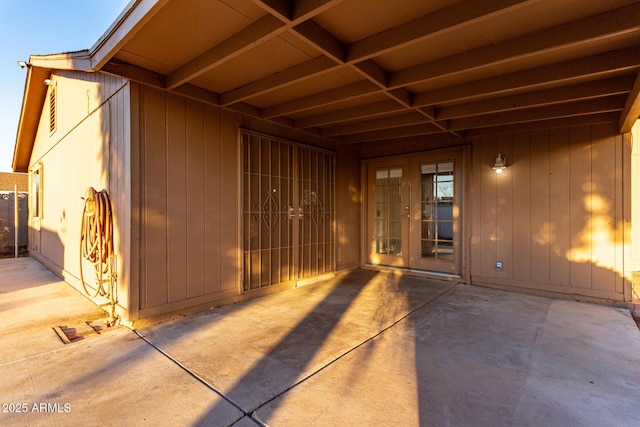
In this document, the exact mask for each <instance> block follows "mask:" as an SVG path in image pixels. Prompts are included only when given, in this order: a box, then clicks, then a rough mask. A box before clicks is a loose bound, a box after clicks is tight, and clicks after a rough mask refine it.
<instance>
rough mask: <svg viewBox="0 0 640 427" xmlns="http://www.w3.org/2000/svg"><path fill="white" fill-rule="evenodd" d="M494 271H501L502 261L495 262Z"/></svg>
mask: <svg viewBox="0 0 640 427" xmlns="http://www.w3.org/2000/svg"><path fill="white" fill-rule="evenodd" d="M496 271H502V261H496Z"/></svg>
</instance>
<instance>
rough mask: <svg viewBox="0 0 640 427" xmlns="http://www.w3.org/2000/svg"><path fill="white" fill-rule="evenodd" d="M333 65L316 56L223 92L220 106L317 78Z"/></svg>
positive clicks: (325, 58) (323, 57)
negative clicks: (310, 78) (312, 77)
mask: <svg viewBox="0 0 640 427" xmlns="http://www.w3.org/2000/svg"><path fill="white" fill-rule="evenodd" d="M335 65H336V64H335V62H334V61H332V60H331V59H329V58H327V57H326V56H318V57H316V58H314V59H312V60H310V61H307V62H303V63H301V64H298V65H294V66H293V67H290V68H287V69H286V70H283V71H280V72H278V73H275V74H272V75H270V76H267V77H265V78H263V79H260V80H256V81H254V82H251V83H249V84H246V85H244V86H242V87H239V88H238V89H235V90H231V91H229V92H225V93H223V94H222V95H221V96H220V102H221V103H222V105H230V104H235V103H237V102H240V101H243V100H245V99H248V98H251V97H254V96H257V95H261V94H263V93H265V92H269V91H273V90H276V89H281V88H283V87H285V86H288V85H291V84H293V83H295V82H299V81H302V80H305V79H307V78H309V77H310V76H314V75H315V76H317V75H319V74H320V73H323V72H326V71H328V70H331V69H332V68H334V67H335Z"/></svg>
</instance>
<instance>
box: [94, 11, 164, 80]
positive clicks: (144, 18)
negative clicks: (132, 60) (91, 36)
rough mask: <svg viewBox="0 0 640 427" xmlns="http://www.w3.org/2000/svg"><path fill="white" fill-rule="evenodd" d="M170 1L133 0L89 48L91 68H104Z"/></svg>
mask: <svg viewBox="0 0 640 427" xmlns="http://www.w3.org/2000/svg"><path fill="white" fill-rule="evenodd" d="M168 2H169V0H132V1H131V3H129V5H128V6H127V8H126V9H125V10H124V11H122V13H121V14H120V15H119V16H118V18H117V19H116V20H115V22H114V23H113V24H112V25H111V26H110V27H109V29H108V30H107V31H106V32H105V33H104V34H103V35H102V37H100V38H99V39H98V41H97V42H96V43H95V44H94V45H93V46H92V47H91V49H89V53H90V57H91V64H92V65H91V68H92V69H93V70H99V69H100V68H102V66H103V65H104V64H106V63H107V61H109V60H110V59H111V58H113V56H114V55H115V54H116V53H117V52H118V51H119V50H120V49H121V48H122V46H124V44H125V43H127V42H128V41H129V40H131V38H132V37H133V36H134V35H135V34H136V33H137V32H138V31H139V30H140V29H141V28H142V27H143V26H144V25H145V24H146V23H147V22H149V20H151V18H153V17H154V16H155V15H156V14H157V13H158V12H159V11H160V10H161V9H162V8H163V7H164V6H165V5H166V4H167V3H168Z"/></svg>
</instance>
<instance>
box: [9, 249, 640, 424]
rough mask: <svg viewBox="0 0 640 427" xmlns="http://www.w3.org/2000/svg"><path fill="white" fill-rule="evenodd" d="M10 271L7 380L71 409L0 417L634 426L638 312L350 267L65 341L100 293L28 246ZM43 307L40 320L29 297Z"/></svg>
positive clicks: (639, 371)
mask: <svg viewBox="0 0 640 427" xmlns="http://www.w3.org/2000/svg"><path fill="white" fill-rule="evenodd" d="M0 278H1V279H0V306H2V307H3V310H2V311H0V332H1V333H0V348H1V349H3V351H2V354H1V359H0V375H1V376H2V378H3V381H2V383H1V384H0V393H1V394H2V395H3V396H5V397H6V398H7V399H8V400H10V401H12V402H25V403H28V406H29V408H30V409H32V408H33V406H32V405H33V403H42V402H44V403H56V402H57V403H59V405H60V408H62V409H63V410H60V411H52V412H49V413H36V412H34V411H31V410H30V411H28V412H27V413H0V422H1V423H2V424H5V425H13V424H29V425H51V424H54V423H55V424H61V425H64V424H71V423H72V424H76V425H77V424H96V423H99V424H101V425H118V424H120V425H121V424H123V423H131V422H136V421H137V422H142V421H145V422H147V423H150V424H153V423H156V424H166V423H168V422H170V423H172V424H174V425H203V426H204V425H214V426H221V425H236V426H256V425H263V426H264V425H270V426H294V425H363V424H367V425H389V426H391V425H394V426H395V425H407V426H409V425H421V426H429V425H438V426H442V425H469V424H473V425H477V426H507V425H509V426H511V425H519V426H520V425H574V426H595V425H597V426H632V425H636V424H637V408H638V405H639V404H640V397H639V396H640V363H639V362H640V331H639V330H638V328H637V327H636V325H635V324H634V322H633V319H632V318H631V316H630V314H629V311H628V310H627V309H622V308H616V307H612V306H606V305H597V304H586V303H580V302H575V301H570V300H559V299H550V298H545V297H539V296H533V295H526V294H520V293H514V292H505V291H501V290H495V289H487V288H483V287H478V286H469V285H464V284H456V283H452V282H444V281H437V280H429V279H424V278H415V277H409V276H406V275H404V276H402V275H397V274H393V273H384V272H375V271H367V270H353V271H351V272H347V273H343V274H341V275H339V276H338V277H336V278H334V279H332V280H328V281H325V282H319V283H315V284H312V285H308V286H303V287H299V288H296V289H293V290H291V291H288V292H281V293H277V294H273V295H269V296H266V297H262V298H258V299H254V300H251V301H245V302H242V303H239V304H235V305H228V306H225V307H220V308H212V309H210V310H207V311H205V312H202V313H200V314H197V315H192V316H187V317H184V318H182V319H177V320H174V321H170V322H165V323H162V324H159V325H156V326H151V327H147V328H144V329H141V330H138V331H131V330H128V329H126V328H122V327H119V328H115V329H114V330H110V331H108V332H106V333H102V334H96V335H93V336H87V337H86V338H84V339H81V340H79V341H76V342H73V343H71V344H63V343H62V342H61V340H60V339H59V338H58V336H57V335H56V333H55V332H54V331H53V329H52V328H53V326H55V325H57V324H59V323H61V322H65V324H67V325H70V326H73V325H74V324H80V323H82V322H84V321H86V320H91V319H89V318H88V317H91V316H95V315H96V313H95V307H94V306H93V305H92V303H90V302H89V301H88V300H87V299H86V298H85V297H83V296H82V295H80V294H78V293H76V292H75V291H73V290H72V289H71V288H70V287H68V286H67V285H66V284H65V283H64V282H61V281H60V280H59V279H58V278H57V277H56V276H55V275H53V274H52V273H51V272H49V271H48V270H46V269H44V268H43V267H42V265H41V264H39V263H38V262H37V261H35V260H33V259H31V258H22V259H17V260H0ZM34 286H36V288H34ZM42 286H47V287H48V289H49V290H50V291H51V292H48V293H46V294H45V293H44V292H38V289H37V288H38V287H39V288H40V289H42ZM38 304H40V305H41V306H46V307H48V308H47V310H46V311H47V317H45V318H44V319H43V316H42V313H43V310H40V311H38V312H35V311H25V310H24V307H26V306H31V307H34V306H37V305H38ZM70 307H73V308H72V309H70ZM56 312H58V313H64V318H60V317H56V315H55V313H56ZM17 313H21V315H20V316H21V317H20V325H16V324H15V322H13V323H12V321H11V319H13V318H14V317H15V316H16V315H17ZM47 319H49V320H50V322H49V323H47V322H46V320H47ZM17 329H20V331H19V332H20V333H17V331H16V330H17ZM14 332H15V333H14ZM31 336H39V337H41V339H39V340H37V341H35V342H33V344H32V345H30V346H28V348H27V347H25V346H24V345H21V344H20V343H21V342H22V341H24V339H25V337H31ZM64 404H68V405H69V407H70V411H68V412H66V411H64V408H65V406H64Z"/></svg>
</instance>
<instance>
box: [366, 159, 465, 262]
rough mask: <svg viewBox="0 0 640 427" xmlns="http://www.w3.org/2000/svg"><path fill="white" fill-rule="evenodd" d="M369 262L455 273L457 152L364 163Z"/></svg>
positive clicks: (459, 161) (459, 188)
mask: <svg viewBox="0 0 640 427" xmlns="http://www.w3.org/2000/svg"><path fill="white" fill-rule="evenodd" d="M367 175H368V207H367V231H368V236H369V238H368V239H367V240H368V248H367V252H368V260H367V262H368V263H369V264H373V265H386V266H394V267H407V268H411V269H418V270H425V271H433V272H439V273H447V274H460V273H461V260H462V253H461V252H462V245H461V236H462V233H461V231H462V222H461V221H462V216H461V205H462V200H461V198H462V194H463V192H462V152H461V151H455V152H452V151H446V152H441V153H437V152H436V153H421V154H414V155H411V156H403V157H394V158H393V159H385V160H376V161H372V162H369V163H368V165H367Z"/></svg>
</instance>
